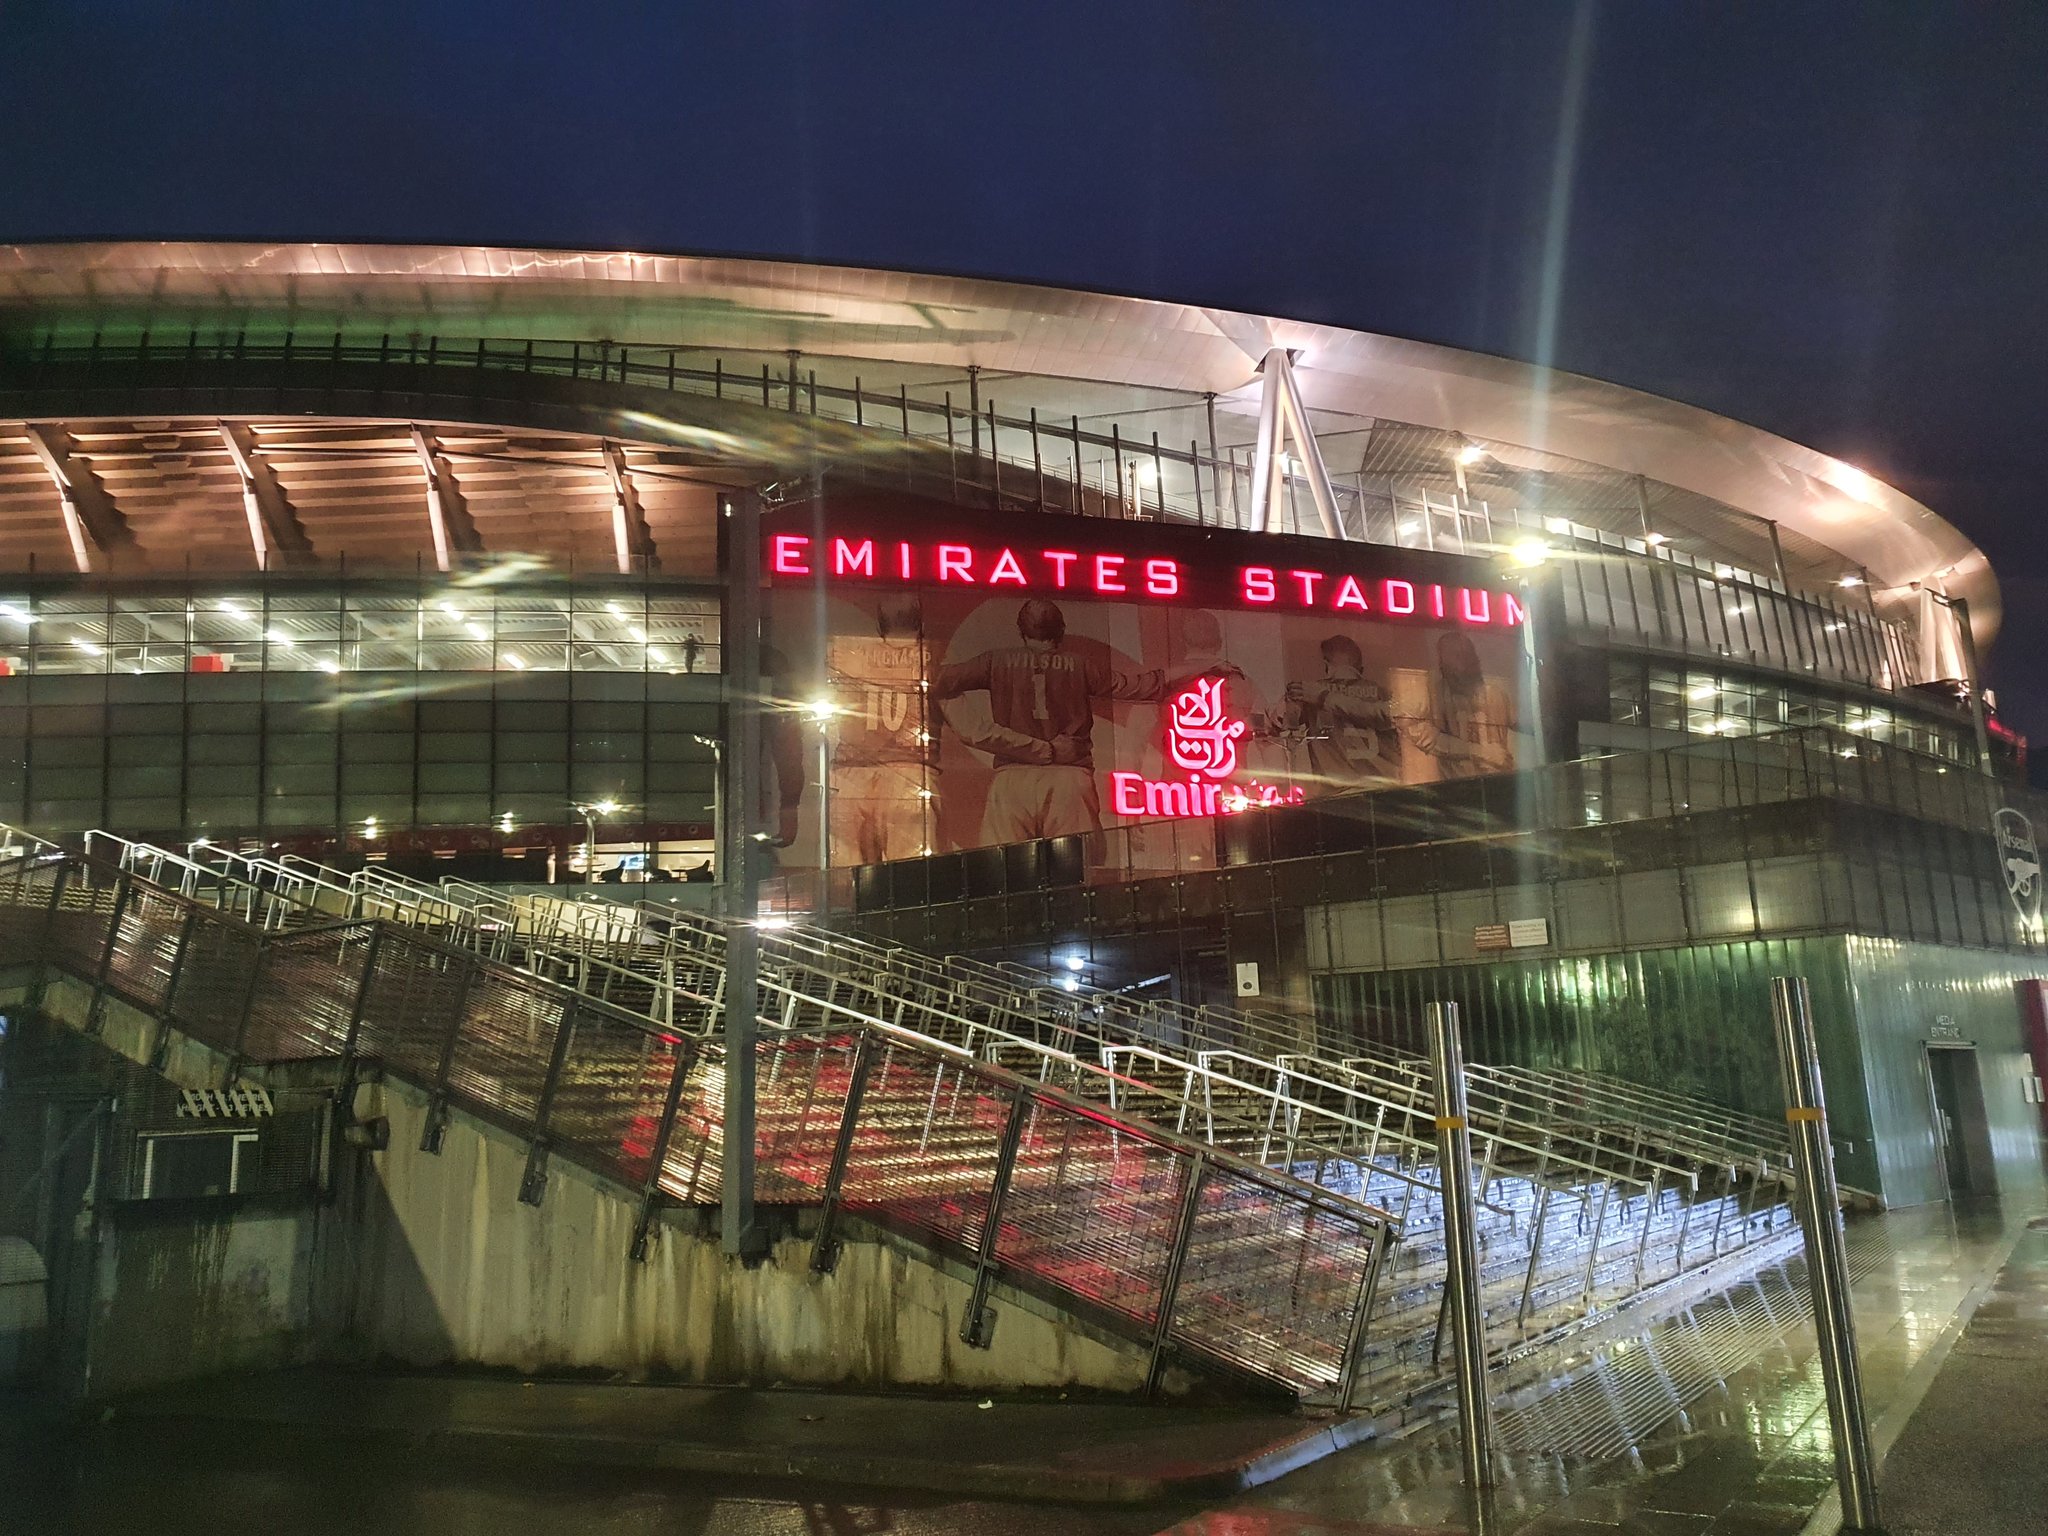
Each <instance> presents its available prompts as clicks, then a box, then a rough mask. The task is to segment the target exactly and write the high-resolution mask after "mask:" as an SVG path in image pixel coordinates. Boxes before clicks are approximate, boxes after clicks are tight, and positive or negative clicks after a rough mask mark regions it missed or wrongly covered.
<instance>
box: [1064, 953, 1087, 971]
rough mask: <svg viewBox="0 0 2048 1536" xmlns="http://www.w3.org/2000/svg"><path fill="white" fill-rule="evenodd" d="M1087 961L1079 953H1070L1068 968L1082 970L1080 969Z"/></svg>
mask: <svg viewBox="0 0 2048 1536" xmlns="http://www.w3.org/2000/svg"><path fill="white" fill-rule="evenodd" d="M1086 963H1087V962H1086V961H1084V960H1083V959H1082V958H1081V957H1080V956H1079V955H1069V956H1067V969H1068V970H1070V971H1078V970H1080V969H1081V968H1082V966H1084V965H1085V964H1086Z"/></svg>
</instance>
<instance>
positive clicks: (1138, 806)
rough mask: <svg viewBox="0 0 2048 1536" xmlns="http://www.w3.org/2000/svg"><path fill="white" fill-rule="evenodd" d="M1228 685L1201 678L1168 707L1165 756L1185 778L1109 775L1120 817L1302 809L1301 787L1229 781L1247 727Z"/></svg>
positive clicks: (1112, 799)
mask: <svg viewBox="0 0 2048 1536" xmlns="http://www.w3.org/2000/svg"><path fill="white" fill-rule="evenodd" d="M1225 682H1226V679H1224V678H1221V677H1199V678H1196V679H1195V680H1194V681H1193V682H1191V683H1190V684H1189V685H1188V686H1187V687H1186V688H1185V689H1183V690H1182V691H1181V692H1180V694H1179V695H1178V696H1176V697H1175V698H1174V699H1173V700H1172V701H1171V702H1170V703H1169V704H1168V706H1167V719H1166V755H1167V757H1169V758H1170V759H1172V761H1173V763H1174V765H1175V766H1176V767H1179V768H1183V769H1185V770H1186V771H1187V777H1186V778H1184V779H1148V778H1146V777H1145V776H1144V775H1143V774H1142V773H1128V772H1117V773H1112V774H1111V775H1110V776H1109V799H1110V806H1111V808H1112V809H1113V810H1114V811H1115V812H1116V813H1117V814H1118V815H1119V816H1227V815H1230V814H1232V813H1234V812H1237V811H1243V810H1249V809H1251V808H1252V807H1253V806H1259V805H1299V804H1301V802H1302V800H1303V799H1304V798H1306V797H1305V796H1304V795H1303V794H1302V792H1301V790H1300V788H1299V787H1296V788H1291V789H1285V790H1282V789H1278V788H1276V787H1274V786H1273V785H1270V784H1261V783H1259V782H1258V780H1256V779H1253V780H1251V781H1249V782H1247V783H1243V784H1237V783H1232V782H1230V778H1231V775H1232V774H1234V773H1236V772H1237V743H1238V739H1239V738H1240V737H1242V736H1243V735H1244V733H1245V723H1244V722H1243V721H1242V720H1240V719H1238V718H1237V717H1236V716H1234V715H1232V714H1231V713H1230V707H1229V703H1228V700H1227V699H1226V698H1225V696H1224V686H1225Z"/></svg>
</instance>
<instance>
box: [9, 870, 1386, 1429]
mask: <svg viewBox="0 0 2048 1536" xmlns="http://www.w3.org/2000/svg"><path fill="white" fill-rule="evenodd" d="M0 962H6V963H16V964H20V963H35V964H39V965H40V966H42V967H45V968H46V971H47V970H55V971H60V972H63V973H65V974H66V975H68V976H70V977H72V978H74V979H76V980H77V981H80V982H83V983H85V984H86V986H87V988H89V999H90V1000H89V1002H88V1004H87V1011H86V1017H85V1019H84V1021H83V1023H84V1027H85V1028H86V1030H87V1032H88V1033H91V1032H95V1031H97V1030H98V1029H100V1028H101V1027H103V1024H104V1020H105V1010H106V1009H107V1007H108V1006H109V1004H110V1003H112V1002H119V1003H122V1004H125V1005H127V1006H128V1007H131V1008H134V1009H138V1010H140V1011H141V1012H143V1013H144V1014H146V1015H148V1016H149V1017H150V1018H151V1019H152V1020H154V1021H155V1023H156V1028H157V1039H158V1042H159V1046H161V1044H162V1042H163V1041H165V1040H167V1039H168V1038H169V1034H170V1032H171V1031H172V1030H174V1029H175V1030H176V1031H178V1032H180V1033H182V1034H185V1035H189V1036H191V1037H192V1038H195V1039H197V1040H200V1041H203V1042H205V1043H206V1044H208V1045H211V1046H213V1047H215V1048H216V1049H217V1050H219V1051H220V1052H222V1053H223V1054H224V1055H225V1056H226V1058H227V1060H228V1062H229V1067H228V1076H229V1077H230V1079H232V1078H233V1077H234V1076H235V1075H236V1073H237V1072H238V1071H239V1070H241V1069H242V1067H244V1066H247V1065H251V1064H254V1063H268V1062H279V1061H292V1060H312V1059H321V1058H332V1059H334V1060H335V1061H336V1062H337V1063H338V1068H339V1072H340V1091H341V1093H342V1094H343V1095H344V1099H345V1101H346V1099H347V1098H350V1097H352V1085H353V1083H354V1082H355V1080H356V1079H357V1077H358V1075H359V1074H360V1073H362V1072H364V1071H366V1070H369V1069H371V1068H372V1067H373V1066H374V1067H375V1068H377V1069H380V1070H382V1071H385V1072H389V1073H391V1074H393V1075H395V1076H398V1077H401V1078H404V1079H406V1080H407V1081H410V1082H412V1083H414V1084H417V1085H418V1086H420V1087H422V1088H424V1089H425V1090H426V1091H427V1092H428V1094H429V1108H428V1113H427V1126H426V1132H425V1138H424V1140H425V1144H426V1145H427V1146H429V1147H430V1148H437V1147H438V1145H439V1141H440V1137H441V1134H442V1131H443V1128H444V1127H445V1125H446V1122H447V1117H448V1114H449V1112H450V1111H451V1110H452V1109H456V1108H460V1109H462V1110H464V1111H466V1112H469V1113H472V1114H475V1115H477V1116H479V1117H481V1118H483V1119H485V1120H487V1121H490V1122H492V1123H494V1124H497V1125H499V1126H502V1127H504V1128H506V1129H508V1130H510V1131H512V1132H513V1133H514V1134H516V1135H518V1136H520V1137H521V1138H522V1139H523V1140H524V1141H525V1142H526V1144H527V1147H528V1160H527V1168H526V1174H525V1178H524V1180H523V1182H522V1188H521V1198H522V1199H524V1200H527V1201H529V1202H530V1203H534V1204H538V1203H540V1201H541V1200H542V1199H543V1198H544V1196H545V1190H546V1184H547V1170H548V1162H549V1159H550V1157H551V1156H556V1155H559V1156H562V1157H565V1158H569V1159H572V1160H574V1161H575V1162H577V1163H579V1164H581V1165H584V1166H586V1167H589V1168H591V1169H593V1170H595V1171H596V1172H598V1173H600V1174H602V1175H605V1176H607V1177H609V1178H611V1179H614V1180H616V1181H618V1182H620V1183H623V1184H625V1185H626V1186H627V1187H628V1188H630V1189H633V1190H636V1191H638V1193H639V1196H640V1200H641V1217H640V1222H639V1230H638V1232H637V1234H636V1238H635V1247H636V1251H639V1252H643V1253H644V1251H645V1246H646V1242H647V1240H648V1237H649V1236H650V1234H651V1232H652V1230H653V1226H654V1221H655V1217H656V1214H657V1212H658V1210H659V1208H660V1206H661V1205H663V1204H664V1203H669V1202H682V1203H690V1202H704V1201H707V1200H711V1199H715V1198H716V1195H717V1188H716V1171H717V1168H718V1165H719V1156H718V1137H719V1133H720V1127H721V1123H722V1114H721V1104H720V1099H719V1095H720V1090H721V1084H722V1046H721V1045H720V1043H719V1042H718V1041H717V1040H715V1039H711V1038H706V1037H705V1036H703V1035H702V1034H700V1033H696V1032H694V1031H692V1030H685V1029H665V1028H661V1027H659V1026H657V1025H655V1024H654V1023H653V1022H652V1021H651V1020H650V1019H649V1018H648V1017H647V1016H646V1015H645V1014H644V1013H636V1012H633V1011H631V1010H629V1009H627V1008H624V1007H621V1006H618V1005H617V1004H615V1003H612V1002H607V1001H605V1000H603V999H601V998H599V997H594V996H591V995H589V994H588V993H587V992H585V991H581V990H579V989H577V988H576V987H573V986H568V985H564V984H561V983H558V982H554V981H550V980H548V979H546V978H544V977H542V976H539V975H537V974H535V973H534V972H532V971H527V970H520V969H516V968H514V967H513V966H510V965H507V964H503V963H501V962H498V961H495V960H492V959H488V958H486V957H484V956H483V955H480V954H479V953H477V952H476V951H475V950H473V949H470V948H467V947H464V946H462V945H460V944H455V943H449V942H444V941H443V940H441V939H439V938H437V937H435V936H434V935H432V934H431V933H429V932H428V931H426V930H425V929H423V928H419V927H411V926H406V925H402V924H400V923H397V922H394V921H391V920H389V919H375V918H371V919H362V918H357V919H348V920H342V921H333V922H322V921H307V922H305V923H304V925H302V926H297V927H283V926H278V927H271V928H266V927H263V926H259V925H258V924H252V923H250V922H247V921H244V920H243V919H242V918H240V917H237V916H235V915H234V914H233V913H231V912H228V911H223V910H221V908H220V907H219V906H217V905H214V904H212V903H211V902H209V901H207V900H205V899H202V898H199V897H195V896H191V895H180V894H177V893H176V892H174V891H171V890H168V889H166V888H164V887H162V886H159V885H157V884H155V883H153V882H152V881H150V880H147V879H144V878H142V877H141V876H140V875H137V874H136V873H134V872H133V871H130V870H124V869H121V868H120V867H119V866H116V865H109V864H105V863H101V862H98V861H90V860H86V859H82V858H78V857H74V856H70V855H65V854H63V853H61V852H59V851H57V850H54V849H52V848H50V847H49V846H48V845H40V846H29V847H27V848H25V849H24V850H23V851H22V852H20V853H18V854H16V855H15V856H14V857H13V858H12V859H11V860H10V861H8V862H7V863H5V864H4V865H0ZM700 1001H701V1002H702V1004H703V1006H704V1009H705V1017H703V1018H700V1019H698V1020H695V1021H693V1023H694V1025H695V1028H696V1029H702V1028H703V1027H704V1026H705V1024H706V1023H708V1018H709V1016H710V1010H711V1008H712V1005H713V1001H714V1000H712V999H709V998H705V999H700ZM762 1025H763V1028H764V1037H763V1040H762V1043H761V1045H760V1046H759V1050H760V1060H759V1063H758V1075H759V1082H760V1084H761V1089H760V1098H761V1103H760V1111H759V1122H760V1173H759V1180H760V1182H759V1194H760V1196H761V1198H763V1199H766V1200H780V1201H786V1202H791V1203H800V1204H820V1205H822V1206H823V1207H824V1210H825V1216H824V1231H823V1232H822V1233H821V1236H820V1241H819V1246H818V1250H817V1262H818V1264H819V1266H820V1267H821V1268H823V1267H829V1260H830V1255H831V1247H830V1244H831V1242H832V1233H833V1230H834V1225H835V1223H836V1220H837V1218H838V1216H839V1214H840V1213H841V1212H845V1213H850V1214H856V1215H858V1216H860V1217H861V1218H863V1219H865V1220H867V1221H869V1222H872V1223H874V1224H876V1225H879V1226H883V1227H886V1228H888V1229H891V1230H894V1231H897V1232H899V1233H901V1234H903V1235H905V1236H906V1237H908V1238H911V1239H913V1240H914V1241H916V1242H918V1243H920V1244H921V1245H923V1246H925V1247H927V1248H928V1249H931V1250H933V1251H936V1252H938V1253H940V1254H943V1255H946V1256H948V1257H950V1258H954V1259H956V1260H959V1261H962V1262H964V1263H966V1264H969V1265H971V1266H972V1275H973V1284H974V1292H973V1297H974V1299H973V1303H972V1306H971V1309H970V1314H969V1319H968V1322H969V1332H970V1334H971V1335H973V1336H975V1337H979V1338H982V1339H985V1337H986V1330H987V1316H988V1314H987V1310H986V1309H987V1301H988V1296H989V1294H990V1288H991V1287H992V1285H993V1284H994V1283H996V1282H997V1281H998V1280H1000V1281H1001V1282H1003V1283H1006V1284H1008V1285H1011V1286H1013V1287H1015V1288H1017V1289H1019V1290H1022V1291H1025V1292H1027V1293H1033V1294H1037V1295H1040V1296H1042V1297H1044V1298H1046V1299H1048V1300H1050V1301H1052V1302H1054V1303H1055V1304H1057V1305H1059V1306H1062V1307H1064V1308H1067V1309H1069V1310H1072V1311H1075V1312H1077V1313H1080V1314H1083V1315H1087V1316H1091V1317H1094V1318H1097V1319H1099V1320H1100V1321H1102V1322H1103V1323H1104V1324H1105V1325H1106V1326H1109V1327H1112V1328H1115V1329H1117V1330H1118V1331H1120V1332H1122V1333H1124V1334H1126V1335H1128V1336H1132V1337H1135V1338H1137V1339H1139V1340H1140V1341H1142V1342H1143V1343H1144V1344H1145V1345H1146V1346H1147V1347H1148V1348H1149V1349H1150V1351H1151V1359H1152V1365H1153V1371H1152V1374H1153V1376H1154V1378H1155V1380H1156V1378H1157V1376H1158V1374H1159V1371H1160V1370H1161V1368H1163V1366H1164V1364H1165V1363H1166V1362H1167V1361H1169V1360H1171V1359H1175V1358H1178V1359H1180V1360H1183V1361H1185V1362H1188V1363H1191V1364H1194V1365H1196V1366H1197V1367H1207V1368H1213V1369H1217V1370H1221V1371H1224V1372H1227V1373H1231V1374H1234V1375H1238V1376H1241V1377H1247V1378H1251V1379H1254V1380H1257V1381H1259V1382H1263V1383H1266V1384H1269V1385H1277V1386H1283V1387H1285V1388H1287V1389H1289V1390H1291V1391H1294V1392H1297V1393H1303V1394H1310V1395H1321V1396H1343V1395H1348V1394H1349V1393H1350V1392H1351V1391H1353V1390H1354V1389H1355V1376H1356V1373H1357V1370H1358V1368H1359V1363H1360V1361H1361V1358H1362V1351H1361V1345H1360V1341H1361V1340H1362V1338H1363V1337H1364V1335H1365V1331H1366V1328H1367V1324H1368V1321H1369V1317H1370V1312H1371V1307H1372V1293H1371V1288H1372V1282H1373V1280H1374V1278H1375V1276H1376V1275H1377V1274H1378V1273H1379V1271H1380V1269H1381V1266H1382V1261H1383V1258H1384V1256H1385V1255H1386V1253H1387V1252H1388V1251H1389V1250H1390V1248H1391V1246H1392V1244H1393V1241H1394V1239H1395V1238H1396V1237H1397V1236H1398V1232H1397V1228H1396V1226H1395V1224H1394V1222H1393V1221H1392V1219H1391V1218H1390V1217H1389V1216H1388V1215H1387V1213H1386V1212H1384V1211H1380V1210H1377V1209H1375V1208H1373V1207H1371V1206H1368V1205H1364V1204H1361V1203H1359V1202H1357V1201H1354V1200H1349V1199H1346V1198H1345V1197H1343V1196H1342V1195H1338V1194H1333V1193H1331V1192H1329V1191H1326V1190H1322V1189H1318V1188H1316V1187H1315V1186H1313V1185H1310V1184H1306V1183H1303V1182H1301V1181H1299V1180H1296V1179H1294V1178H1292V1177H1290V1176H1289V1175H1288V1174H1286V1173H1284V1172H1279V1171H1275V1170H1272V1169H1267V1168H1263V1167H1259V1166H1257V1165H1256V1164H1253V1163H1250V1162H1247V1161H1245V1160H1243V1159H1241V1158H1238V1157H1236V1156H1234V1155H1232V1154H1231V1153H1229V1152H1227V1151H1225V1150H1222V1149H1219V1148H1217V1147H1214V1146H1210V1145H1206V1144H1204V1143H1201V1142H1198V1141H1195V1140H1192V1139H1189V1138H1185V1137H1181V1136H1178V1135H1176V1134H1174V1133H1172V1132H1170V1131H1166V1130H1163V1129H1161V1128H1159V1127H1156V1126H1152V1125H1148V1124H1145V1123H1143V1122H1142V1121H1138V1120H1135V1119H1132V1118H1129V1117H1126V1116H1120V1115H1118V1114H1116V1113H1115V1112H1114V1111H1112V1110H1110V1109H1108V1108H1107V1107H1106V1106H1105V1105H1103V1104H1101V1103H1099V1102H1090V1101H1085V1100H1082V1099H1078V1098H1075V1097H1073V1096H1071V1095H1069V1094H1067V1093H1065V1092H1063V1091H1061V1090H1060V1089H1059V1088H1057V1087H1055V1086H1053V1085H1050V1084H1048V1083H1043V1082H1038V1081H1034V1080H1033V1079H1031V1078H1028V1077H1025V1076H1022V1075H1019V1074H1016V1073H1013V1072H1010V1071H1008V1070H1006V1069H1004V1068H1002V1067H1000V1066H998V1065H995V1064H992V1063H990V1062H986V1061H977V1060H975V1059H973V1058H972V1057H970V1056H969V1055H967V1053H965V1052H963V1051H961V1050H958V1049H957V1048H954V1047H951V1046H948V1045H946V1044H944V1043H942V1042H939V1041H936V1040H932V1039H929V1038H926V1037H922V1036H918V1035H915V1034H913V1033H911V1032H909V1031H905V1030H898V1029H895V1028H892V1027H891V1026H889V1025H887V1024H885V1023H882V1022H880V1021H872V1020H867V1019H864V1018H862V1017H860V1016H859V1015H857V1014H855V1013H854V1012H852V1011H851V1010H844V1011H843V1012H842V1013H840V1014H838V1015H835V1017H834V1019H833V1021H832V1027H830V1028H805V1029H794V1030H792V1029H787V1028H784V1027H783V1025H782V1021H781V1020H780V1019H778V1018H775V1017H767V1018H764V1019H763V1020H762Z"/></svg>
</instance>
